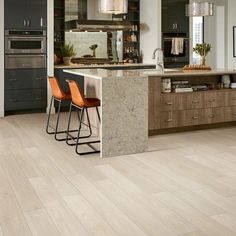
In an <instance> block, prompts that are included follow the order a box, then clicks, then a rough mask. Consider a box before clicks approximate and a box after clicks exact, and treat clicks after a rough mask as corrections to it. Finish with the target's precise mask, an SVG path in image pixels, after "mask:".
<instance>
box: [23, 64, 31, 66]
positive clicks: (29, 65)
mask: <svg viewBox="0 0 236 236" xmlns="http://www.w3.org/2000/svg"><path fill="white" fill-rule="evenodd" d="M21 65H22V67H26V66H29V67H30V66H31V64H21Z"/></svg>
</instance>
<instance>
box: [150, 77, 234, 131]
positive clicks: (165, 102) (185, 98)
mask: <svg viewBox="0 0 236 236" xmlns="http://www.w3.org/2000/svg"><path fill="white" fill-rule="evenodd" d="M195 79H196V78H195ZM232 121H236V90H232V89H222V90H209V91H202V92H188V93H161V78H160V77H149V131H155V130H164V129H170V130H171V128H181V127H188V126H189V127H191V126H199V125H207V124H209V125H210V124H216V123H224V122H232Z"/></svg>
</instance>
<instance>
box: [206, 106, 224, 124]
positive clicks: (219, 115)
mask: <svg viewBox="0 0 236 236" xmlns="http://www.w3.org/2000/svg"><path fill="white" fill-rule="evenodd" d="M203 112H204V120H203V124H214V123H220V122H224V117H225V116H224V113H225V109H224V107H215V108H209V109H204V110H203Z"/></svg>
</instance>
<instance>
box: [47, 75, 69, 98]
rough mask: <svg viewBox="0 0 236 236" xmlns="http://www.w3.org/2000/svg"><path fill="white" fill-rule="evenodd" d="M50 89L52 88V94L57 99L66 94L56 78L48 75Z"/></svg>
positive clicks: (64, 96)
mask: <svg viewBox="0 0 236 236" xmlns="http://www.w3.org/2000/svg"><path fill="white" fill-rule="evenodd" d="M48 80H49V83H50V86H51V89H52V95H53V96H54V97H55V98H57V99H65V98H66V94H65V92H64V91H63V90H62V88H61V86H60V84H59V83H58V80H57V79H56V77H48Z"/></svg>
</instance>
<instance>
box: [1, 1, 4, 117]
mask: <svg viewBox="0 0 236 236" xmlns="http://www.w3.org/2000/svg"><path fill="white" fill-rule="evenodd" d="M3 116H4V0H0V117H3Z"/></svg>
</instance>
